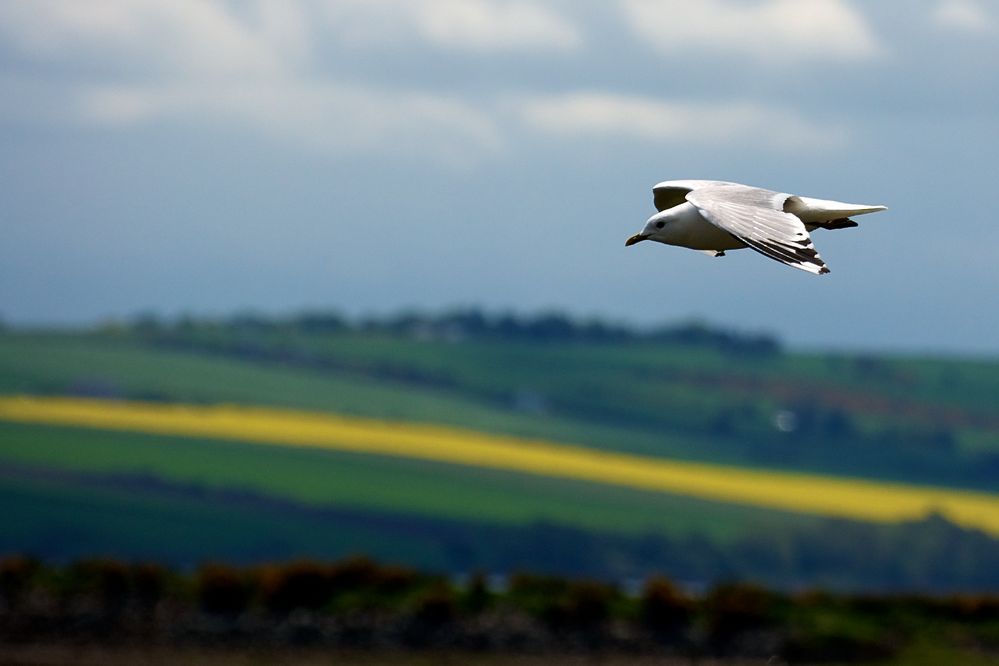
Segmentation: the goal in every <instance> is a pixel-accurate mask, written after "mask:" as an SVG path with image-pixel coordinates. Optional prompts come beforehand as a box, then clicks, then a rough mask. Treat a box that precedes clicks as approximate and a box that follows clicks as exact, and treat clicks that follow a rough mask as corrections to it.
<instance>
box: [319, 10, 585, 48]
mask: <svg viewBox="0 0 999 666" xmlns="http://www.w3.org/2000/svg"><path fill="white" fill-rule="evenodd" d="M321 7H322V11H323V13H324V14H325V16H326V18H327V19H328V21H329V24H330V26H331V27H332V28H334V29H335V30H336V32H337V34H338V35H339V37H340V38H341V39H343V40H345V41H348V42H351V43H353V44H355V45H380V44H386V43H392V42H396V41H398V40H410V39H413V38H414V37H415V38H418V39H420V40H422V41H424V42H426V43H429V44H431V45H433V46H436V47H441V48H445V49H449V50H460V51H470V52H481V53H492V52H513V51H532V52H533V51H572V50H575V49H577V48H578V47H579V46H580V45H581V44H582V36H581V34H580V31H579V29H578V28H577V27H576V26H575V25H574V24H573V23H571V22H570V21H569V20H568V19H567V18H565V17H564V16H562V15H560V14H559V13H557V12H555V11H554V10H553V9H551V8H548V7H545V6H544V5H543V4H541V3H537V2H526V1H520V2H518V1H509V0H339V1H337V2H327V3H325V4H323V5H322V6H321Z"/></svg>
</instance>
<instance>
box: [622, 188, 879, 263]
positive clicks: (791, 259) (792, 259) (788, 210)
mask: <svg viewBox="0 0 999 666" xmlns="http://www.w3.org/2000/svg"><path fill="white" fill-rule="evenodd" d="M652 195H653V201H654V203H655V206H656V210H658V211H659V212H658V213H656V214H655V215H653V216H652V217H650V218H649V220H648V222H646V223H645V228H644V229H642V231H641V232H639V233H637V234H635V235H634V236H632V237H631V238H629V239H628V240H627V241H626V242H625V246H629V245H634V244H635V243H637V242H639V241H643V240H653V241H658V242H660V243H666V244H667V245H678V246H680V247H688V248H691V249H694V250H701V251H702V252H705V253H706V254H710V255H712V256H715V257H722V256H725V250H735V249H739V248H743V247H749V248H752V249H754V250H756V251H757V252H759V253H760V254H762V255H765V256H767V257H770V258H771V259H775V260H777V261H779V262H781V263H782V264H787V265H788V266H792V267H794V268H798V269H801V270H803V271H808V272H809V273H814V274H815V275H821V274H823V273H828V272H829V268H828V267H826V263H825V262H824V261H822V257H820V256H819V253H818V252H817V251H816V250H815V247H814V246H813V245H812V239H811V237H810V236H809V235H808V232H809V231H814V230H815V229H820V228H821V229H847V228H849V227H855V226H857V223H856V222H854V221H853V220H851V219H850V216H851V215H863V214H865V213H876V212H878V211H880V210H887V209H886V207H885V206H867V205H863V204H849V203H842V202H839V201H828V200H825V199H812V198H811V197H802V196H798V195H796V194H784V193H781V192H774V191H773V190H765V189H762V188H759V187H752V186H750V185H741V184H739V183H729V182H726V181H723V180H667V181H664V182H662V183H659V184H658V185H656V186H655V187H653V188H652Z"/></svg>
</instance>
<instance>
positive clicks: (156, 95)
mask: <svg viewBox="0 0 999 666" xmlns="http://www.w3.org/2000/svg"><path fill="white" fill-rule="evenodd" d="M309 8H310V5H309V4H308V3H290V2H285V1H284V0H255V1H254V2H247V3H244V4H241V5H238V10H235V9H233V6H231V5H225V4H223V3H221V2H214V3H212V2H201V1H198V0H170V2H160V1H159V0H103V1H102V2H99V3H77V2H75V1H69V2H58V1H56V0H38V2H37V3H2V4H0V24H2V25H3V27H2V28H0V38H2V40H3V41H4V42H6V44H8V45H10V46H13V47H14V48H15V49H17V50H18V51H19V52H20V53H21V54H23V55H24V56H27V57H28V58H29V59H32V60H34V61H36V62H39V63H47V64H48V65H49V66H53V67H55V68H56V72H60V69H59V68H60V67H61V68H62V69H61V74H62V75H56V76H45V77H41V78H38V77H29V76H21V77H18V76H16V75H9V74H8V75H5V76H3V77H2V78H0V98H5V99H6V100H7V101H6V102H5V103H0V117H2V118H4V119H6V120H13V121H15V122H36V121H40V122H52V121H56V122H82V123H84V124H93V125H98V126H103V127H108V128H116V127H123V126H141V125H149V124H155V123H163V122H172V123H183V124H188V125H195V124H199V123H200V124H202V125H208V126H217V127H220V128H225V129H228V128H231V127H235V128H240V129H244V130H248V131H250V132H252V133H255V134H260V135H264V136H270V137H271V138H273V139H277V140H279V141H285V142H288V143H291V144H293V145H295V146H297V147H299V148H305V149H309V150H317V151H320V152H324V153H327V154H331V155H338V154H352V153H356V152H358V151H379V150H382V151H392V152H394V153H395V154H401V153H402V152H405V151H406V150H410V151H419V152H420V153H422V154H426V155H428V156H433V157H436V158H440V159H443V160H446V161H453V162H458V163H468V162H472V161H475V160H477V159H479V158H481V157H482V156H483V155H486V154H489V153H490V152H493V151H496V150H498V149H499V148H500V147H501V141H500V132H499V130H498V129H497V126H496V123H495V121H494V120H493V119H492V118H491V117H490V116H489V115H488V114H487V113H485V112H483V111H482V110H480V109H479V108H477V107H476V106H475V105H474V104H472V103H470V102H466V101H464V100H461V99H460V98H457V97H455V96H453V95H450V94H448V93H446V92H429V91H420V90H413V89H407V88H406V87H405V86H393V87H392V88H391V89H388V88H385V87H378V86H375V85H365V84H363V83H352V82H347V81H343V80H338V79H336V78H333V77H330V76H324V75H323V74H322V73H321V72H319V71H317V68H316V67H315V63H314V54H313V48H314V43H315V42H316V40H317V39H318V37H319V36H317V35H316V34H314V31H313V26H312V25H311V21H310V14H309V11H310V9H309ZM74 70H75V71H74ZM81 70H82V71H81ZM6 92H10V93H16V95H7V94H5V93H6ZM13 100H16V102H15V101H13ZM53 100H56V101H58V103H57V104H55V105H53V103H52V102H53ZM53 106H54V107H55V110H52V109H53ZM33 109H34V110H33ZM39 109H50V110H49V111H46V112H45V113H38V111H37V110H39Z"/></svg>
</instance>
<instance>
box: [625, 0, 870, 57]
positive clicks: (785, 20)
mask: <svg viewBox="0 0 999 666" xmlns="http://www.w3.org/2000/svg"><path fill="white" fill-rule="evenodd" d="M621 7H622V10H623V12H624V16H625V18H626V20H627V22H628V24H629V25H630V26H631V28H632V30H634V32H635V33H636V34H637V35H638V36H639V37H641V38H642V39H644V40H645V41H646V42H647V43H648V44H649V45H650V46H651V47H652V48H653V49H655V50H657V51H659V52H662V53H669V54H672V53H676V52H702V53H705V52H706V53H727V54H735V55H744V56H749V57H751V58H754V59H756V60H759V61H765V62H768V63H776V62H781V63H783V64H792V63H796V62H799V61H802V60H811V61H816V60H833V61H859V60H867V59H869V58H871V57H873V56H875V55H877V54H878V53H879V51H880V47H879V45H878V42H877V40H876V39H875V37H874V34H873V33H872V31H871V28H870V27H869V26H868V25H867V23H866V22H865V20H864V17H863V16H862V15H861V14H860V13H858V12H857V11H855V10H854V9H853V8H852V7H851V6H850V5H848V4H847V3H845V2H843V1H842V0H765V1H763V2H735V1H733V0H698V1H697V2H689V1H688V0H621Z"/></svg>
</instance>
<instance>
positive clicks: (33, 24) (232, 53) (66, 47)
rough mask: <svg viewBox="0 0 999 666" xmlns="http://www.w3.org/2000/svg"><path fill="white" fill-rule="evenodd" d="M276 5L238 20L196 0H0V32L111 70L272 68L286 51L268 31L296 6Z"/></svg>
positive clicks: (50, 56)
mask: <svg viewBox="0 0 999 666" xmlns="http://www.w3.org/2000/svg"><path fill="white" fill-rule="evenodd" d="M277 7H278V6H277V5H276V3H275V2H272V1H266V0H260V1H258V2H255V3H252V4H248V5H247V8H248V11H247V18H246V19H244V20H240V19H239V18H237V16H236V15H234V14H233V13H231V12H229V11H227V9H226V8H225V7H224V6H223V5H222V4H221V3H211V2H200V1H199V0H170V2H160V1H159V0H102V1H101V2H86V3H83V2H71V1H70V2H67V1H60V0H37V1H34V2H30V3H27V2H25V3H19V2H11V3H0V26H2V27H0V34H2V36H3V38H4V41H6V42H7V43H9V44H11V45H13V46H14V47H15V48H17V49H18V50H20V51H21V52H22V53H25V54H27V55H29V56H31V57H35V58H37V59H39V60H41V61H48V62H57V63H59V62H61V63H66V62H67V61H70V60H80V61H82V63H81V64H82V65H83V66H84V67H87V66H89V67H90V68H91V69H96V70H101V71H111V72H113V73H128V72H130V71H133V70H136V69H141V73H142V74H149V73H150V70H152V71H151V73H153V74H161V75H162V74H188V75H197V76H218V75H230V76H231V75H260V74H275V73H277V72H278V71H280V70H281V69H282V67H283V60H285V59H286V58H287V55H286V53H282V50H281V49H280V48H278V47H279V46H281V45H282V44H281V43H277V42H274V41H272V39H271V38H273V37H274V36H275V34H277V33H278V32H279V31H280V29H287V26H288V25H289V24H291V23H293V22H294V21H295V19H294V18H293V17H292V18H289V15H290V12H291V11H292V10H290V9H285V10H283V11H282V10H280V9H278V8H277ZM257 21H259V22H263V23H264V24H265V25H266V26H267V27H268V28H269V29H264V30H261V29H260V25H259V23H258V24H255V22H257ZM285 43H286V42H285Z"/></svg>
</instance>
